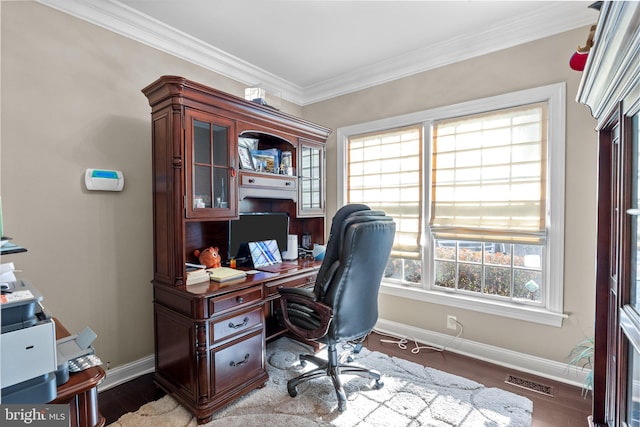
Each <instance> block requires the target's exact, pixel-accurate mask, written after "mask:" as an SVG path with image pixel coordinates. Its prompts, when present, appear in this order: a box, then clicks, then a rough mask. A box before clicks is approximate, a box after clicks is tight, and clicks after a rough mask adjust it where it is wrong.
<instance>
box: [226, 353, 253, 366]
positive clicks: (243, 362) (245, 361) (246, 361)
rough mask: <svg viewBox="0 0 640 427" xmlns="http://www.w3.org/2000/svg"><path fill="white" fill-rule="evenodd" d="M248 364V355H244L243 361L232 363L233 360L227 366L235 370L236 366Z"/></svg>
mask: <svg viewBox="0 0 640 427" xmlns="http://www.w3.org/2000/svg"><path fill="white" fill-rule="evenodd" d="M248 362H249V353H247V354H245V355H244V360H242V361H240V362H234V361H233V360H232V361H231V362H229V366H231V367H233V368H236V367H238V366H242V365H244V364H246V363H248Z"/></svg>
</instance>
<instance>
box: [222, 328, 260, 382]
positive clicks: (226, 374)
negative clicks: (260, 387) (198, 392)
mask: <svg viewBox="0 0 640 427" xmlns="http://www.w3.org/2000/svg"><path fill="white" fill-rule="evenodd" d="M211 351H212V352H213V353H214V354H213V355H212V357H211V360H212V361H213V364H214V366H213V367H212V369H211V373H212V374H213V378H212V381H211V383H212V384H213V388H214V389H213V390H212V391H213V393H220V392H221V391H224V390H225V389H228V388H231V387H233V386H235V385H238V384H243V383H246V382H249V381H250V380H251V379H252V378H254V377H256V376H258V375H259V374H260V372H263V371H264V363H263V360H264V358H263V339H262V333H259V334H257V335H254V336H252V337H250V338H247V339H245V340H242V341H240V342H238V343H236V344H233V345H231V346H229V347H226V348H224V349H223V350H219V351H218V350H211Z"/></svg>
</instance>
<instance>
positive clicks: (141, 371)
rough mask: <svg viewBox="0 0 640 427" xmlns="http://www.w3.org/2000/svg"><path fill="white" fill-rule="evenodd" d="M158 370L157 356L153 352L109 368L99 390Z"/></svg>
mask: <svg viewBox="0 0 640 427" xmlns="http://www.w3.org/2000/svg"><path fill="white" fill-rule="evenodd" d="M155 370H156V363H155V357H154V356H153V355H152V354H151V355H149V356H145V357H143V358H142V359H138V360H135V361H133V362H131V363H127V364H125V365H120V366H116V367H115V368H112V369H109V370H107V375H106V377H105V379H104V380H103V381H102V382H101V383H100V385H98V392H101V391H105V390H109V389H110V388H112V387H115V386H118V385H120V384H123V383H126V382H127V381H131V380H133V379H136V378H138V377H139V376H142V375H145V374H148V373H151V372H154V371H155Z"/></svg>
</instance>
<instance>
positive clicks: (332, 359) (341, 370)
mask: <svg viewBox="0 0 640 427" xmlns="http://www.w3.org/2000/svg"><path fill="white" fill-rule="evenodd" d="M328 356H329V358H328V360H324V359H321V358H319V357H317V356H313V355H311V354H301V355H300V365H301V366H302V367H304V366H306V365H307V362H311V363H313V364H314V365H316V366H317V368H315V369H313V370H311V371H309V372H305V373H304V374H302V375H300V376H298V377H296V378H292V379H290V380H289V381H288V382H287V391H288V392H289V396H291V397H296V396H297V395H298V385H299V384H301V383H303V382H305V381H309V380H312V379H315V378H319V377H323V376H325V375H327V376H329V377H330V378H331V381H332V382H333V387H334V388H335V390H336V396H337V398H338V411H340V412H342V411H344V410H345V409H347V394H346V393H345V392H344V388H343V387H342V381H340V376H339V375H341V374H347V375H358V376H360V377H362V378H369V379H372V380H375V385H374V387H375V389H376V390H379V389H381V388H382V387H384V382H382V379H381V376H380V372H378V371H376V370H375V369H367V368H363V367H361V366H356V365H351V364H345V363H341V362H340V361H339V358H338V352H337V350H336V345H335V344H329V345H328Z"/></svg>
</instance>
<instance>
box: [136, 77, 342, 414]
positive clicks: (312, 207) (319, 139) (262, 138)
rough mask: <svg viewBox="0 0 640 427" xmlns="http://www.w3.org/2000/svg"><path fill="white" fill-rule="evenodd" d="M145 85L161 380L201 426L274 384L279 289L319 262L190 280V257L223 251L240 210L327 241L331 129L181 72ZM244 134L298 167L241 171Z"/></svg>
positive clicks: (302, 282) (300, 281) (311, 275)
mask: <svg viewBox="0 0 640 427" xmlns="http://www.w3.org/2000/svg"><path fill="white" fill-rule="evenodd" d="M142 92H143V93H144V94H145V95H146V96H147V98H148V100H149V104H150V105H151V108H152V156H153V234H154V249H153V250H154V256H153V259H154V275H153V289H154V302H153V303H154V326H155V374H154V375H155V381H156V383H157V384H158V385H159V386H160V387H162V388H163V389H165V390H166V391H167V392H168V393H169V394H171V395H172V396H173V397H174V398H176V399H177V400H178V401H179V402H180V403H181V404H182V405H183V406H185V407H186V408H187V409H189V410H190V411H191V412H192V413H193V414H194V415H195V416H196V417H197V419H198V423H199V424H202V423H205V422H207V421H209V420H210V419H211V416H212V413H213V412H214V411H216V410H217V409H219V408H220V407H221V406H223V405H225V404H227V403H229V402H231V401H232V400H234V399H236V398H238V397H239V396H242V395H243V394H246V393H247V392H249V391H251V390H253V389H255V388H256V387H261V386H263V385H264V384H265V382H266V381H267V380H268V376H267V373H266V369H265V347H266V342H267V341H268V340H270V339H273V338H274V337H277V336H280V335H281V334H283V333H284V332H285V331H284V330H283V328H282V327H281V326H280V325H279V324H278V322H277V318H276V315H275V311H276V307H277V304H276V301H277V298H278V288H279V287H283V286H287V287H289V286H297V287H300V286H311V285H313V283H314V282H315V277H316V274H317V271H318V269H319V266H320V265H319V264H320V263H319V262H313V261H305V260H299V261H298V264H297V268H295V269H293V270H290V271H287V272H284V273H268V272H260V273H258V274H250V275H248V276H247V278H246V279H241V280H236V281H232V282H223V283H222V284H221V283H217V282H213V281H212V282H205V283H200V284H195V285H189V286H187V285H186V284H185V283H186V282H185V278H186V271H185V263H186V262H197V259H196V257H195V256H194V255H193V252H194V250H196V249H202V248H206V247H209V246H217V247H219V248H220V253H221V254H222V255H223V257H226V254H227V253H228V235H229V221H232V220H235V219H237V218H238V216H239V214H240V213H243V212H286V213H287V214H288V215H289V218H290V222H289V233H291V234H298V235H302V234H303V233H309V234H310V235H311V239H312V242H317V243H323V242H324V237H325V188H324V186H325V176H324V170H325V164H324V153H325V143H326V139H327V137H328V135H329V133H330V129H328V128H325V127H322V126H319V125H316V124H313V123H310V122H308V121H305V120H302V119H299V118H297V117H294V116H291V115H288V114H285V113H282V112H280V111H278V110H275V109H273V108H270V107H268V106H263V105H260V104H257V103H255V102H251V101H246V100H244V99H242V98H239V97H236V96H233V95H229V94H227V93H224V92H221V91H218V90H216V89H213V88H210V87H207V86H204V85H202V84H199V83H196V82H193V81H189V80H187V79H185V78H183V77H177V76H163V77H160V78H159V79H158V80H156V81H155V82H153V83H151V84H150V85H149V86H147V87H145V88H144V89H143V90H142ZM239 138H250V139H251V140H253V141H255V143H257V144H258V149H261V150H262V149H272V148H276V149H279V150H281V151H288V152H291V153H292V163H293V170H294V171H295V172H296V174H295V175H285V174H278V173H273V172H275V171H273V172H271V173H269V172H261V171H256V170H249V169H241V168H240V162H239V155H238V141H239ZM285 249H286V248H285Z"/></svg>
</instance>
